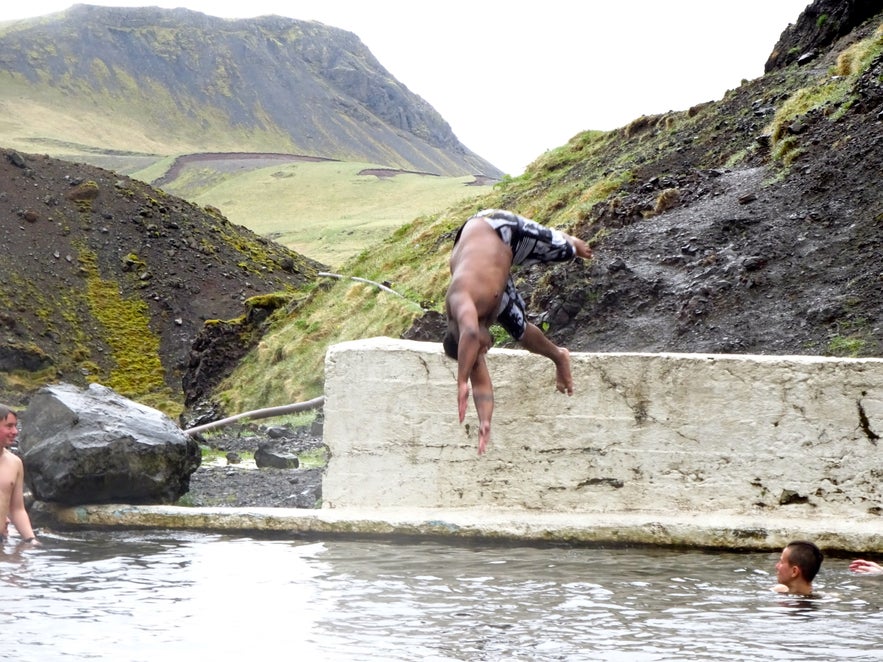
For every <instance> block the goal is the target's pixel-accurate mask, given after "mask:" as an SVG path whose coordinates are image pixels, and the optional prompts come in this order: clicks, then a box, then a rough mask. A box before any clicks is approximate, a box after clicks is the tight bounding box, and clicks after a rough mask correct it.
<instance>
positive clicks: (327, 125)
mask: <svg viewBox="0 0 883 662" xmlns="http://www.w3.org/2000/svg"><path fill="white" fill-rule="evenodd" d="M0 113H2V115H3V117H4V122H3V123H2V126H0V145H4V146H6V147H11V148H17V149H19V150H20V151H25V152H45V153H49V154H52V155H56V156H58V155H76V156H78V157H79V158H80V159H81V160H86V161H87V162H88V161H89V159H90V158H93V161H94V160H95V159H97V158H98V157H99V156H100V157H101V162H100V163H98V164H99V165H104V166H106V167H107V166H108V164H118V165H119V166H120V167H117V165H113V166H112V167H113V169H115V170H119V171H125V169H124V167H123V166H125V165H126V164H129V163H131V162H133V159H136V158H137V157H142V161H141V162H140V164H141V166H142V167H143V165H144V159H146V160H147V161H149V160H150V159H151V158H152V159H154V160H156V158H158V157H162V156H170V155H178V154H182V153H195V152H272V153H276V152H287V153H290V154H298V155H304V156H316V157H322V158H330V159H339V160H344V161H360V162H366V163H374V164H378V165H383V166H387V167H392V168H399V169H405V170H416V171H419V172H428V173H433V174H440V175H450V176H461V175H476V174H479V175H485V176H490V177H498V176H500V175H501V173H500V171H499V170H498V169H497V168H495V167H494V166H493V165H492V164H490V163H488V162H487V161H485V160H484V159H482V158H480V157H479V156H477V155H476V154H474V153H473V152H471V151H470V150H469V149H467V148H466V147H465V146H464V145H462V144H461V143H460V142H459V141H458V140H457V138H456V136H455V135H454V134H453V132H452V131H451V127H450V126H449V125H448V124H447V122H445V121H444V119H442V117H441V116H440V115H439V114H438V113H437V112H436V111H435V110H434V109H433V108H432V107H431V106H430V105H429V104H428V103H426V102H425V101H424V100H423V99H422V98H420V97H419V96H417V95H415V94H413V93H412V92H411V91H410V90H408V89H407V88H406V87H405V86H404V85H402V84H401V83H399V82H398V81H397V80H396V79H395V78H394V77H393V76H392V75H391V74H390V73H389V72H388V71H387V70H386V69H385V68H384V67H383V66H382V65H381V64H380V63H379V62H378V61H377V60H376V58H374V56H373V55H372V54H371V52H370V51H369V50H368V49H367V48H366V47H365V45H364V44H363V43H362V42H361V41H360V40H359V38H358V37H357V36H356V35H354V34H352V33H350V32H346V31H344V30H340V29H337V28H333V27H329V26H326V25H323V24H321V23H317V22H312V21H298V20H294V19H289V18H282V17H279V16H264V17H261V18H254V19H242V20H229V19H222V18H216V17H212V16H207V15H205V14H201V13H198V12H193V11H190V10H186V9H174V10H166V9H159V8H156V7H140V8H121V7H98V6H91V5H75V6H73V7H72V8H71V9H69V10H67V11H64V12H60V13H57V14H51V15H48V16H45V17H41V18H37V19H29V20H23V21H16V22H13V23H8V24H5V25H0Z"/></svg>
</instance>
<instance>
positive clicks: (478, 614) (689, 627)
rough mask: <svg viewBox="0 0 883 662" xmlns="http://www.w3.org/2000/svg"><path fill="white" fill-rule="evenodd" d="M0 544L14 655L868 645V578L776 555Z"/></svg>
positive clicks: (873, 619) (688, 650)
mask: <svg viewBox="0 0 883 662" xmlns="http://www.w3.org/2000/svg"><path fill="white" fill-rule="evenodd" d="M43 540H44V546H43V547H40V548H33V549H31V548H29V549H25V550H21V551H16V549H15V546H14V545H12V544H7V545H6V548H5V554H0V598H2V600H0V650H2V651H3V653H2V655H3V657H4V658H5V659H9V660H13V659H21V660H58V659H68V660H80V659H88V660H129V661H140V660H145V661H148V660H149V661H151V662H152V661H154V660H157V659H160V658H162V659H167V660H178V659H182V660H184V659H186V660H191V661H193V662H201V660H203V659H206V658H207V656H212V657H213V658H214V659H216V660H228V659H239V658H243V657H244V656H247V658H246V659H255V658H256V656H259V655H263V656H265V657H267V656H269V658H268V659H272V660H278V659H322V660H360V661H361V660H408V661H411V660H420V661H421V662H436V661H443V660H470V661H471V660H487V661H491V660H507V661H508V660H623V661H625V660H628V661H630V662H631V661H645V660H646V661H649V660H685V659H687V660H712V659H714V660H771V659H785V660H825V661H828V660H834V659H850V660H879V659H881V654H880V653H879V652H878V651H880V650H881V649H883V622H881V618H880V605H881V598H883V579H881V578H875V577H856V576H853V575H851V574H850V573H849V572H848V570H847V561H846V560H843V559H836V558H835V559H826V561H825V564H824V565H823V567H822V571H821V573H820V575H819V577H818V578H817V579H816V581H815V583H814V585H815V587H816V589H817V590H818V591H819V593H820V596H821V597H820V598H818V599H811V600H810V599H796V598H794V597H789V596H785V595H781V594H777V593H774V592H772V591H771V590H770V587H771V586H772V585H773V584H774V583H775V575H774V565H775V562H776V559H777V558H778V552H777V553H775V554H736V553H717V552H715V553H709V552H702V551H675V550H658V549H602V548H597V547H589V548H535V547H511V546H498V545H483V544H482V545H478V544H476V545H472V546H449V545H445V544H441V543H438V542H418V543H415V542H397V543H384V542H373V541H372V542H365V541H359V542H354V541H339V540H337V541H327V542H304V541H290V540H278V539H276V540H272V539H253V538H243V537H234V536H229V535H217V534H207V533H191V532H131V531H130V532H77V533H75V534H67V535H63V536H61V535H59V536H44V537H43Z"/></svg>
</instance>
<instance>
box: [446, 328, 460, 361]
mask: <svg viewBox="0 0 883 662" xmlns="http://www.w3.org/2000/svg"><path fill="white" fill-rule="evenodd" d="M442 347H444V348H445V354H446V355H447V357H448V358H449V359H454V360H455V361H456V360H457V352H458V351H460V341H459V339H458V338H457V336H456V335H455V334H454V332H453V331H451V330H450V329H448V332H447V333H446V334H445V337H444V338H442Z"/></svg>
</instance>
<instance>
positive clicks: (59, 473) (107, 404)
mask: <svg viewBox="0 0 883 662" xmlns="http://www.w3.org/2000/svg"><path fill="white" fill-rule="evenodd" d="M21 422H22V431H21V436H20V439H19V449H20V452H21V455H22V460H23V461H24V465H25V481H26V483H27V485H28V487H29V488H30V490H31V492H32V493H33V495H34V497H35V498H36V499H39V500H41V501H53V502H57V503H64V504H69V505H76V504H87V503H89V504H91V503H133V504H145V503H173V502H175V501H176V500H178V499H179V498H180V497H181V496H182V495H184V494H186V493H187V491H188V490H189V489H190V476H191V474H192V473H193V472H194V471H196V469H197V468H198V467H199V463H200V451H199V445H198V444H197V443H196V441H195V440H193V439H192V438H191V437H190V436H189V435H187V434H186V433H185V432H184V431H183V430H181V429H180V428H179V427H178V426H177V425H175V423H174V422H173V421H172V420H171V419H170V418H169V417H168V416H166V415H165V414H163V413H162V412H160V411H158V410H156V409H152V408H150V407H146V406H144V405H141V404H138V403H137V402H133V401H131V400H128V399H126V398H124V397H122V396H120V395H118V394H117V393H115V392H114V391H112V390H111V389H109V388H107V387H105V386H100V385H98V384H92V385H90V386H89V387H88V388H87V389H81V388H79V387H76V386H72V385H70V384H59V385H54V386H48V387H45V388H43V389H41V390H40V391H39V392H38V393H37V394H36V395H35V396H34V397H33V398H32V399H31V402H30V404H29V405H28V407H27V409H26V410H25V411H24V412H23V413H22V416H21Z"/></svg>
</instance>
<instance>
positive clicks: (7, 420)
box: [0, 404, 18, 450]
mask: <svg viewBox="0 0 883 662" xmlns="http://www.w3.org/2000/svg"><path fill="white" fill-rule="evenodd" d="M17 436H18V415H17V414H16V413H15V412H14V411H13V410H12V409H10V408H9V407H7V406H6V405H2V404H0V450H2V449H3V448H9V447H10V446H12V445H13V444H14V443H15V438H16V437H17Z"/></svg>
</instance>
